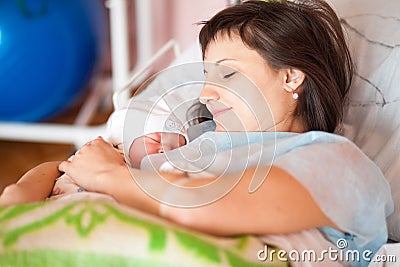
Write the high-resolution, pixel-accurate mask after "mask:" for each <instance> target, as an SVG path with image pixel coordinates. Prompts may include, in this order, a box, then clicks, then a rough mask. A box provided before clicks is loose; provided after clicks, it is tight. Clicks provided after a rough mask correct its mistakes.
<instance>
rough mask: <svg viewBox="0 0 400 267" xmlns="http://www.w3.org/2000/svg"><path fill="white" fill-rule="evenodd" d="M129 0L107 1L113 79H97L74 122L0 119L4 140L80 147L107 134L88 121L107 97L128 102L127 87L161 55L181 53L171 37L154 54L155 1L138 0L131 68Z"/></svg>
mask: <svg viewBox="0 0 400 267" xmlns="http://www.w3.org/2000/svg"><path fill="white" fill-rule="evenodd" d="M127 1H128V0H107V1H105V6H106V7H107V8H109V10H110V38H111V58H112V78H110V79H108V80H107V81H104V80H103V81H101V82H102V83H104V84H103V85H100V82H98V84H96V78H95V79H94V84H93V86H92V88H93V90H92V91H91V93H90V95H89V96H88V99H87V100H86V102H85V103H84V105H83V106H82V108H81V109H80V111H79V113H78V115H77V117H76V119H75V122H74V124H59V123H22V122H1V121H0V139H4V140H12V141H29V142H42V143H65V144H72V145H75V147H76V148H78V147H81V146H82V145H83V144H85V143H86V142H88V141H89V140H92V139H93V138H95V137H96V136H98V135H100V134H101V133H104V131H105V125H104V124H103V125H96V126H89V125H88V123H89V121H90V119H91V117H92V115H93V113H94V112H95V111H96V109H97V107H98V105H99V104H100V103H101V101H103V98H104V97H105V96H106V95H108V96H109V95H110V91H112V92H113V105H114V107H118V106H119V105H121V103H124V102H125V101H128V96H129V92H127V89H129V88H131V87H135V86H137V85H139V83H140V82H142V81H143V78H145V74H146V72H148V71H149V68H150V67H151V66H152V65H153V64H154V63H155V62H156V61H157V60H158V59H159V58H161V57H162V56H163V55H164V54H165V53H166V52H168V51H169V50H173V51H174V53H175V56H177V55H178V54H179V47H178V44H177V43H176V42H175V41H174V40H170V41H168V42H167V43H166V44H165V45H164V46H163V47H162V48H161V49H160V50H158V52H157V53H155V54H154V55H153V49H152V42H153V39H152V35H151V33H152V16H151V1H148V0H135V19H136V32H137V36H138V38H137V43H136V52H137V53H136V55H137V62H136V64H135V67H134V68H133V70H130V67H129V66H130V61H129V56H128V55H129V40H128V12H127ZM149 33H150V34H149ZM152 55H153V56H152Z"/></svg>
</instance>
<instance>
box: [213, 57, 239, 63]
mask: <svg viewBox="0 0 400 267" xmlns="http://www.w3.org/2000/svg"><path fill="white" fill-rule="evenodd" d="M224 61H237V59H234V58H223V59H220V60H217V61H216V62H215V63H221V62H224Z"/></svg>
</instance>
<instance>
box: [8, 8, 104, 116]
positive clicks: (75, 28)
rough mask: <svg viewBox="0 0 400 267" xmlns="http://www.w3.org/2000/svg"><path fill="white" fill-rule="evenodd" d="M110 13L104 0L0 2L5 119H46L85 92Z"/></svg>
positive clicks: (96, 62) (102, 43)
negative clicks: (107, 11)
mask: <svg viewBox="0 0 400 267" xmlns="http://www.w3.org/2000/svg"><path fill="white" fill-rule="evenodd" d="M105 16H106V14H105V10H104V6H103V1H101V0H4V1H0V120H3V121H4V120H5V121H38V120H44V119H47V118H49V117H51V116H52V115H54V114H55V113H57V112H58V111H60V110H62V109H63V108H66V107H67V106H68V105H70V104H71V103H72V102H74V101H76V99H77V97H78V96H82V93H83V91H84V88H85V87H87V83H88V81H89V79H90V78H91V76H92V75H93V73H94V72H95V71H96V68H98V66H99V64H98V63H99V62H100V61H101V60H100V59H101V54H102V53H103V52H104V51H103V50H104V48H105V43H106V40H107V39H106V36H107V34H106V33H107V30H106V17H105Z"/></svg>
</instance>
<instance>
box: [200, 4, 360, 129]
mask: <svg viewBox="0 0 400 267" xmlns="http://www.w3.org/2000/svg"><path fill="white" fill-rule="evenodd" d="M202 24H204V26H203V28H202V29H201V31H200V35H199V41H200V45H201V48H202V52H203V58H204V55H205V52H206V50H207V47H208V44H209V43H210V42H213V41H215V40H216V39H217V38H218V36H219V35H220V34H223V35H225V34H226V35H227V36H228V37H230V36H231V35H232V34H235V35H238V36H240V38H241V40H242V41H243V43H244V44H245V45H246V46H247V47H248V48H250V49H254V50H255V51H257V52H258V54H259V55H260V56H262V57H263V58H264V59H265V60H266V62H267V63H268V64H269V65H270V66H271V67H272V68H274V69H284V68H289V67H291V68H296V69H299V70H301V71H302V72H304V74H305V76H306V78H305V80H304V83H303V84H302V87H301V88H300V90H299V99H298V100H297V101H298V102H297V107H296V109H295V110H294V116H300V117H301V118H302V121H303V123H304V126H305V128H306V130H309V131H311V130H319V131H326V132H334V131H335V129H336V127H337V126H338V125H339V123H340V122H341V120H342V117H343V108H344V104H345V100H346V96H347V93H348V91H349V88H350V85H351V81H352V77H353V71H354V66H353V62H352V59H351V56H350V52H349V49H348V46H347V44H346V40H345V36H344V33H343V29H342V26H341V24H340V21H339V19H338V17H337V15H336V13H335V11H334V10H333V9H332V8H331V7H330V6H329V5H328V4H327V3H326V2H325V1H323V0H298V1H295V2H293V1H277V0H275V1H274V0H270V1H260V0H252V1H246V2H244V3H242V4H240V5H235V6H232V7H229V8H226V9H224V10H222V11H220V12H219V13H217V14H216V15H215V16H214V17H212V18H211V19H210V20H209V21H205V22H202Z"/></svg>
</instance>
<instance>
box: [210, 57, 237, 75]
mask: <svg viewBox="0 0 400 267" xmlns="http://www.w3.org/2000/svg"><path fill="white" fill-rule="evenodd" d="M224 61H238V60H237V59H234V58H222V59H219V60H217V61H215V63H214V64H220V63H221V62H224ZM207 62H209V61H207ZM210 63H211V62H210ZM203 72H204V73H208V71H207V70H206V69H204V70H203Z"/></svg>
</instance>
